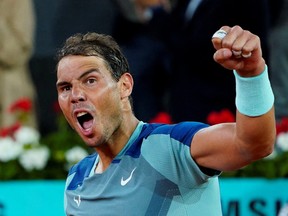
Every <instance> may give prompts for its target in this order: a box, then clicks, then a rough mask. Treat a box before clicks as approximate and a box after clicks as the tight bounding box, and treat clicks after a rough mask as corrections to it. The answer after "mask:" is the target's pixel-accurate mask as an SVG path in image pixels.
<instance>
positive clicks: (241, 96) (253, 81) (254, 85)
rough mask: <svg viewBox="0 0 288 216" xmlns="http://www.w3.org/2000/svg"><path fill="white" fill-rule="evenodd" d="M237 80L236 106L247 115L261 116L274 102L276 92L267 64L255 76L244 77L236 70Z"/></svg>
mask: <svg viewBox="0 0 288 216" xmlns="http://www.w3.org/2000/svg"><path fill="white" fill-rule="evenodd" d="M234 75H235V80H236V101H235V102H236V107H237V109H238V111H239V112H240V113H242V114H244V115H247V116H260V115H263V114H265V113H266V112H268V111H269V110H270V109H271V108H272V106H273V104H274V94H273V91H272V88H271V84H270V81H269V78H268V68H267V66H266V65H265V67H264V70H263V71H262V73H260V74H257V75H255V76H253V77H242V76H240V75H239V74H238V73H237V72H236V71H234Z"/></svg>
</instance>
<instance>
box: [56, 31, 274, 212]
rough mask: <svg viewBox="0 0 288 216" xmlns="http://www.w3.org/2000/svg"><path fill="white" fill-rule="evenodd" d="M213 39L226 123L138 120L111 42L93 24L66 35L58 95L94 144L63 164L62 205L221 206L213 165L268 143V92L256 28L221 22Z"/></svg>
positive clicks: (232, 165) (124, 208)
mask: <svg viewBox="0 0 288 216" xmlns="http://www.w3.org/2000/svg"><path fill="white" fill-rule="evenodd" d="M212 43H213V46H214V47H215V49H216V52H215V54H214V59H215V61H216V62H218V63H219V64H220V65H222V66H223V67H225V68H227V69H230V70H232V69H233V70H234V74H235V78H236V93H237V94H236V106H237V119H236V122H235V123H224V124H219V125H214V126H208V125H206V124H203V123H199V122H183V123H179V124H175V125H164V124H148V123H144V122H142V121H139V120H138V119H137V118H136V117H135V115H134V114H133V110H132V100H131V97H130V95H131V92H132V89H133V78H132V75H131V74H130V73H129V66H128V63H127V60H126V58H125V57H124V56H123V55H122V54H121V51H120V50H119V46H118V45H117V44H116V42H115V41H114V40H113V39H112V38H111V37H109V36H105V35H100V34H96V33H88V34H86V35H81V34H77V35H74V36H72V37H71V38H69V39H68V40H67V41H66V44H65V45H64V47H63V48H62V49H61V50H60V51H59V55H58V65H57V77H58V80H57V84H56V85H57V91H58V100H59V104H60V107H61V109H62V111H63V113H64V115H65V117H66V119H67V121H68V122H69V124H70V125H71V127H72V128H74V130H75V131H76V132H77V133H78V134H79V135H80V136H81V138H82V139H83V140H84V141H85V143H86V144H87V145H88V146H89V147H91V148H94V149H95V151H96V153H95V154H92V155H90V156H88V157H86V158H84V159H83V160H82V161H81V162H79V163H78V164H77V165H75V166H73V167H72V168H71V170H70V172H69V175H68V178H67V182H66V183H67V184H66V189H65V211H66V214H67V215H77V216H79V215H85V216H88V215H201V216H203V215H209V216H210V215H216V216H217V215H222V213H221V204H220V195H219V185H218V176H219V175H220V173H221V172H222V171H230V170H235V169H239V168H241V167H243V166H245V165H247V164H250V163H252V162H253V161H255V160H258V159H261V158H263V157H265V156H267V155H269V154H270V153H271V152H272V150H273V145H274V140H275V117H274V108H273V102H274V96H273V92H272V90H271V87H270V83H269V80H268V74H267V67H266V65H265V60H264V59H263V57H262V53H261V52H262V51H261V46H260V39H259V37H258V36H256V35H254V34H252V33H250V32H249V31H247V30H243V29H242V28H241V27H240V26H234V27H228V26H223V27H222V28H221V29H220V30H219V31H217V32H216V33H215V35H214V36H213V38H212ZM143 61H145V59H143ZM191 61H193V59H191ZM191 94H197V92H191ZM211 94H213V93H212V92H211ZM188 99H189V98H187V100H188ZM195 106H197V104H195Z"/></svg>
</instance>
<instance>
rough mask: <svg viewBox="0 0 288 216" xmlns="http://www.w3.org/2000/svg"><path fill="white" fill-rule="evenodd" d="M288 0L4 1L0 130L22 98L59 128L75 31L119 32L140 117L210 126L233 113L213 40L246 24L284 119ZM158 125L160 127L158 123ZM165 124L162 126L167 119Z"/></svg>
mask: <svg viewBox="0 0 288 216" xmlns="http://www.w3.org/2000/svg"><path fill="white" fill-rule="evenodd" d="M287 12H288V0H277V1H272V0H254V1H249V0H241V1H231V0H85V1H77V0H41V1H36V0H34V1H33V0H21V1H17V2H16V0H2V1H0V16H1V19H0V39H1V40H0V82H1V91H0V112H1V116H0V126H1V127H2V126H5V125H7V124H9V123H11V122H10V121H11V120H10V119H8V117H6V115H5V112H6V109H7V107H8V106H9V103H11V102H13V101H14V100H16V99H17V98H19V97H24V96H27V97H31V98H33V101H34V103H35V107H36V109H35V110H34V114H35V118H34V122H31V124H32V125H35V126H36V127H38V128H39V130H40V132H41V134H43V135H45V134H47V133H50V132H52V131H54V130H56V117H57V112H56V110H55V109H54V108H53V107H55V103H57V93H56V88H55V82H56V74H55V61H54V56H55V53H56V50H57V48H58V47H60V46H61V44H62V43H63V42H64V40H65V39H66V38H67V37H68V36H70V35H72V34H74V33H77V32H82V33H85V32H91V31H95V32H98V33H103V34H110V35H112V36H113V37H114V38H115V39H116V41H117V42H118V43H119V44H120V46H121V48H122V51H123V53H124V54H125V55H126V57H127V59H128V61H129V64H130V72H131V73H132V74H133V76H134V79H135V80H134V82H135V85H134V92H133V95H132V96H133V103H134V112H135V114H136V116H137V117H138V118H139V119H140V120H143V121H147V122H148V121H150V122H151V121H156V120H157V119H158V120H159V119H160V120H161V121H164V120H163V119H161V118H159V115H160V114H161V115H162V116H163V113H165V115H164V118H165V120H166V121H167V120H168V121H169V122H171V123H172V122H175V123H176V122H180V121H186V120H189V121H201V122H207V117H208V115H209V114H210V113H211V112H221V110H224V109H225V110H227V109H228V110H230V111H231V112H232V113H234V112H235V89H234V88H235V83H234V82H235V81H234V76H233V73H231V71H228V70H225V69H224V68H222V67H220V66H219V65H217V64H216V63H215V62H214V60H213V53H214V48H213V46H212V44H211V36H212V35H213V33H214V32H215V31H216V30H218V29H219V28H220V27H221V26H223V25H229V26H232V25H240V26H241V27H243V28H245V29H249V30H250V31H251V32H253V33H255V34H257V35H259V36H260V38H261V41H262V48H263V55H264V57H265V59H266V63H267V65H268V67H269V71H270V74H269V76H270V78H271V82H272V87H273V89H274V93H275V97H276V98H275V99H276V100H275V108H276V115H277V119H279V120H280V119H281V118H283V117H286V116H288V97H287V95H288V85H287V83H288V47H287V46H288V44H287V43H286V38H287V37H288V13H287ZM155 119H156V120H155ZM160 120H159V121H160Z"/></svg>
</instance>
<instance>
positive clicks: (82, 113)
mask: <svg viewBox="0 0 288 216" xmlns="http://www.w3.org/2000/svg"><path fill="white" fill-rule="evenodd" d="M85 114H87V112H79V113H77V117H80V116H83V115H85Z"/></svg>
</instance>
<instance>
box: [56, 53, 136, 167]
mask: <svg viewBox="0 0 288 216" xmlns="http://www.w3.org/2000/svg"><path fill="white" fill-rule="evenodd" d="M57 77H58V80H57V84H56V86H57V91H58V101H59V105H60V108H61V109H62V111H63V114H64V116H65V117H66V119H67V121H68V122H69V124H70V125H71V127H72V128H74V129H75V130H76V132H77V133H78V134H79V135H80V136H81V138H82V139H83V140H84V142H85V143H87V145H88V146H90V147H92V148H94V149H95V150H96V151H97V152H98V153H99V156H100V158H101V160H100V164H102V168H101V170H105V169H106V168H107V167H108V166H109V164H110V163H111V161H112V160H113V158H114V157H115V156H116V155H117V154H118V153H119V152H120V151H121V149H122V148H123V147H124V145H125V144H126V143H127V141H128V139H129V137H130V136H131V134H132V133H133V131H134V129H135V128H136V126H137V123H138V120H137V119H136V117H135V116H134V115H133V113H132V109H131V106H130V103H129V100H128V96H129V95H130V94H131V92H132V87H133V79H132V77H131V75H130V74H129V73H125V74H124V75H123V76H122V77H121V78H120V80H119V81H118V82H116V81H115V80H114V79H113V78H112V76H111V73H110V71H109V70H108V69H107V67H106V64H105V62H104V61H103V59H101V58H99V57H96V56H89V57H86V56H66V57H64V58H63V59H62V60H61V61H60V62H59V64H58V70H57ZM83 111H85V112H89V113H90V114H91V115H92V116H93V118H94V119H93V125H92V127H91V128H89V129H88V130H85V131H84V130H83V129H82V127H81V126H80V125H79V123H78V120H77V118H76V115H77V113H79V112H83Z"/></svg>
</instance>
